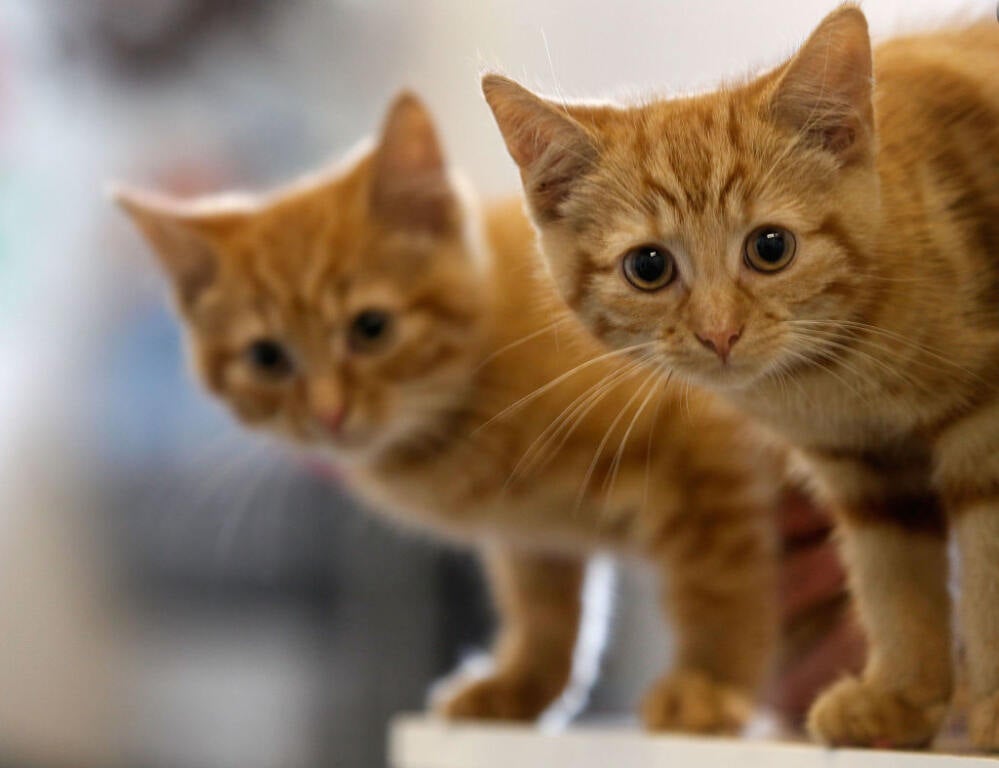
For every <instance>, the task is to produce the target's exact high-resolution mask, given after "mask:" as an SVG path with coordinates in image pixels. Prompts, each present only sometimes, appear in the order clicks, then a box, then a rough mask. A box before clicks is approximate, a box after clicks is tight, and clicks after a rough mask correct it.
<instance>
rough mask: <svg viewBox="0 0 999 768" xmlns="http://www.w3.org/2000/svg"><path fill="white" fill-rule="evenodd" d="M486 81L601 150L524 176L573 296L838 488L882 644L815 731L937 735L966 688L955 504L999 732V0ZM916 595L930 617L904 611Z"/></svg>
mask: <svg viewBox="0 0 999 768" xmlns="http://www.w3.org/2000/svg"><path fill="white" fill-rule="evenodd" d="M872 62H873V63H872ZM872 80H873V84H874V85H873V87H872ZM483 87H484V91H485V94H486V98H487V100H488V101H489V103H490V105H491V106H492V108H493V110H494V112H495V114H496V117H497V121H498V123H499V126H500V129H501V131H502V133H503V134H504V138H505V139H506V141H507V144H508V146H509V147H511V154H513V156H514V158H515V159H518V157H524V156H527V155H531V154H532V152H533V155H537V156H544V157H548V158H552V157H557V156H558V155H559V154H560V153H571V154H573V155H574V156H582V157H585V158H587V161H586V164H585V167H584V168H583V169H582V171H581V172H580V173H579V174H577V176H576V177H575V178H574V179H572V180H571V183H570V182H566V181H565V180H562V182H561V183H562V188H563V195H562V197H561V198H560V200H559V201H558V204H557V207H556V209H555V210H554V211H547V212H546V211H543V210H542V209H543V208H544V206H545V205H546V204H547V201H546V200H544V199H541V198H536V197H532V196H531V190H532V189H533V188H535V187H536V186H537V185H539V184H542V183H543V178H542V177H543V175H544V173H545V168H544V167H543V166H541V165H538V164H531V163H523V162H522V163H521V174H522V177H523V179H524V185H525V189H526V190H527V193H528V198H529V201H530V205H531V211H532V214H533V217H534V219H535V222H536V223H537V224H538V226H539V232H540V237H541V243H542V250H543V252H544V253H545V255H546V257H547V259H548V263H549V264H550V267H551V271H552V273H553V275H554V276H555V279H556V282H557V284H558V286H559V289H560V290H561V292H562V294H563V295H564V296H565V297H566V299H567V301H568V302H569V303H570V304H571V306H572V307H573V308H574V309H575V311H576V312H577V313H578V314H579V315H580V316H581V317H582V318H583V319H584V321H586V323H587V324H588V325H589V326H590V328H591V329H592V330H593V331H594V333H595V334H596V335H597V336H599V337H601V338H602V339H603V340H604V341H605V342H606V343H608V344H609V345H611V346H613V347H626V346H628V345H632V344H636V343H647V342H654V343H656V345H657V346H656V350H657V358H656V359H657V362H658V363H659V364H660V365H662V366H663V367H664V368H667V369H670V370H672V371H673V372H675V374H676V375H677V376H678V377H682V378H684V379H686V380H688V381H691V382H696V383H699V384H704V385H707V386H708V387H709V388H712V389H715V390H718V391H721V392H724V393H726V394H727V395H728V397H729V398H730V399H731V400H732V401H733V402H734V403H736V404H737V405H739V406H740V407H741V408H743V409H744V410H745V411H747V412H749V413H751V414H753V415H755V416H757V417H759V418H760V419H762V420H764V421H765V422H767V423H769V425H771V426H772V427H774V428H775V429H776V430H777V431H778V432H780V433H781V434H783V435H784V436H785V437H787V438H788V439H789V440H790V441H791V442H792V443H793V444H795V445H796V446H797V447H798V448H799V449H800V454H801V456H802V458H803V460H804V462H805V463H806V464H807V465H808V466H809V467H810V469H811V472H812V475H813V477H814V480H815V483H816V485H817V487H818V488H819V489H820V491H821V493H823V494H824V496H825V497H826V498H827V499H828V500H829V502H830V503H831V504H832V505H833V506H834V507H835V508H837V509H838V510H839V512H840V517H841V520H842V526H841V529H842V533H843V536H844V538H845V549H846V552H847V553H848V555H849V557H850V559H851V560H852V566H853V586H854V590H855V593H856V595H857V596H858V598H859V603H860V609H861V613H862V617H863V619H864V621H865V624H866V626H867V628H868V631H869V634H870V640H871V645H872V652H871V658H870V661H869V665H868V668H867V671H866V672H865V674H864V675H863V677H862V679H861V680H859V681H850V682H846V683H843V684H841V685H839V686H837V687H835V688H834V689H832V690H831V691H830V692H829V693H828V694H827V695H826V696H825V697H824V698H823V699H822V700H821V701H819V702H818V704H817V706H816V707H815V709H814V711H813V713H812V719H811V724H812V729H813V731H814V733H815V734H816V735H817V736H818V737H819V738H821V739H823V740H825V741H828V742H832V743H839V744H863V745H875V744H881V745H895V746H921V745H925V744H927V743H928V742H929V741H931V740H932V738H933V737H934V734H935V732H936V729H937V726H938V725H939V723H940V720H941V718H942V717H943V714H944V712H945V711H946V707H947V704H948V701H949V698H950V692H951V661H950V658H949V634H948V633H949V630H948V627H947V614H948V609H947V594H946V590H945V589H944V588H943V583H944V579H945V572H946V566H945V560H944V557H943V549H942V547H943V544H942V539H943V536H944V535H945V533H946V530H947V527H948V520H949V521H951V522H952V523H953V524H955V525H956V526H957V527H958V530H959V531H960V532H962V535H961V536H959V543H961V553H962V557H963V565H964V580H965V581H964V587H963V594H962V602H963V605H964V607H963V609H962V610H963V615H964V617H965V620H964V624H963V631H964V633H965V634H966V635H967V638H966V640H967V647H968V651H969V653H968V661H969V665H970V669H971V676H970V677H971V680H972V686H973V688H974V700H973V702H972V710H971V724H972V736H973V738H974V739H975V741H976V742H977V744H979V745H980V746H981V747H983V748H985V749H990V750H999V706H997V703H996V702H997V701H999V605H997V604H996V596H997V595H999V571H997V570H996V568H995V561H994V560H993V561H991V563H990V564H986V563H987V562H988V558H987V556H986V553H989V552H994V551H995V549H996V548H997V547H999V543H997V542H996V541H995V540H994V539H991V540H989V541H988V542H985V541H981V542H978V541H975V542H974V543H973V545H972V544H971V543H972V541H973V535H974V534H971V533H970V531H977V532H980V534H981V535H982V536H983V537H985V536H993V535H994V532H995V530H996V522H995V519H996V516H999V25H997V24H996V23H995V20H994V19H988V20H987V21H982V22H979V23H977V24H972V25H970V26H966V27H963V28H956V27H955V28H949V29H944V30H941V31H938V32H932V33H926V34H922V35H916V36H912V37H907V38H899V39H894V40H890V41H888V42H886V43H884V44H883V45H881V46H879V47H878V48H876V49H875V51H874V53H873V57H872V52H871V47H870V42H869V39H868V33H867V26H866V21H865V19H864V17H863V15H862V14H861V12H860V11H859V10H858V9H857V8H855V7H853V6H849V5H847V6H843V7H842V8H840V9H839V10H837V11H835V12H834V13H832V14H830V16H828V17H827V18H826V19H825V20H824V21H823V22H822V24H821V25H820V26H819V28H818V29H817V30H816V32H815V33H814V34H813V35H812V36H811V37H810V38H809V40H808V42H807V43H806V44H805V45H804V46H803V47H802V49H801V51H799V53H798V54H797V55H795V56H794V57H793V58H792V59H791V60H789V61H788V62H786V63H785V64H783V65H782V66H780V67H778V68H777V69H775V70H773V71H771V72H768V73H766V74H764V75H762V76H760V77H758V78H755V79H752V80H749V81H748V82H745V83H738V84H733V85H729V86H726V87H723V88H721V89H719V90H718V91H716V92H713V93H709V94H706V95H702V96H697V97H693V98H684V99H675V100H665V101H652V102H650V103H647V104H643V105H640V106H636V107H631V108H616V107H599V108H594V107H589V106H574V105H563V104H553V103H550V102H547V101H544V100H542V99H540V98H538V97H536V96H534V95H533V94H530V93H529V92H527V91H525V90H524V89H523V88H521V87H520V86H518V85H516V84H515V83H513V82H511V81H509V80H506V79H504V78H501V77H498V76H487V77H486V79H485V80H484V83H483ZM535 125H543V126H544V129H543V130H541V129H538V130H531V129H529V128H525V126H528V127H529V126H535ZM525 143H526V144H529V145H532V152H525V150H524V149H523V147H522V146H521V145H523V144H525ZM582 147H586V148H587V149H586V151H585V152H583V151H582V150H581V148H582ZM761 225H779V226H781V227H783V228H786V229H787V230H790V231H791V232H792V233H794V236H795V238H796V242H797V253H796V255H795V257H794V260H793V261H792V262H791V263H790V264H789V266H788V267H787V268H785V269H783V270H781V271H779V272H775V273H770V274H765V273H760V272H757V271H754V270H753V269H751V268H750V266H749V265H748V264H747V263H746V262H745V260H744V253H745V249H746V242H747V237H748V236H749V234H750V233H751V232H752V231H753V230H754V228H756V227H758V226H761ZM644 243H654V244H657V245H659V246H661V247H665V248H668V249H669V250H670V251H671V252H672V254H673V256H674V258H675V261H676V264H677V269H678V272H679V278H678V279H676V280H674V281H673V282H672V283H671V284H670V285H669V286H667V287H666V288H664V289H662V290H658V291H654V292H642V291H637V290H635V289H634V288H633V287H632V286H631V285H629V283H628V282H627V281H626V280H625V279H623V276H622V270H621V268H620V266H618V265H619V264H620V263H621V259H622V254H624V253H625V252H626V251H628V250H629V249H630V248H633V247H636V246H639V245H642V244H644ZM713 330H717V331H720V332H723V333H724V338H730V337H734V336H735V335H737V334H738V338H737V341H736V342H734V345H733V347H732V349H731V353H730V354H728V355H727V357H726V358H724V359H723V358H722V357H721V356H720V355H716V354H714V353H713V352H712V351H710V350H709V349H706V348H705V344H704V343H702V342H701V341H699V339H698V336H701V337H703V336H704V335H705V334H706V333H710V332H712V331H713ZM966 514H967V515H971V518H970V519H966V517H965V515H966ZM966 544H968V545H969V546H965V545H966ZM921 558H925V560H921ZM921 569H922V570H921ZM917 573H918V576H919V578H918V579H917V578H914V576H915V575H916V574H917ZM916 612H922V616H923V617H924V618H925V619H926V620H925V621H922V620H921V621H920V622H916V623H914V622H913V621H909V620H895V619H897V618H898V617H899V616H900V615H903V614H904V615H910V614H913V613H916ZM985 616H987V617H990V618H983V617H985ZM885 617H894V618H892V619H891V620H886V619H885ZM917 623H918V627H917V626H916V624H917ZM917 629H918V631H915V630H917Z"/></svg>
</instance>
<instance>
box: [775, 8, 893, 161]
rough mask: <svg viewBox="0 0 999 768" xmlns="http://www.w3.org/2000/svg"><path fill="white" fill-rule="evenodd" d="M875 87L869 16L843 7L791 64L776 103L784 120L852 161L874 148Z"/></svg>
mask: <svg viewBox="0 0 999 768" xmlns="http://www.w3.org/2000/svg"><path fill="white" fill-rule="evenodd" d="M872 85H873V82H872V62H871V39H870V36H869V35H868V31H867V19H865V18H864V14H863V13H861V11H860V9H859V8H857V7H856V6H854V5H842V6H840V7H839V8H837V9H836V10H835V11H833V12H832V13H830V14H829V15H828V16H826V18H825V19H823V20H822V23H821V24H819V26H818V27H817V28H816V30H815V31H814V32H813V33H812V35H811V36H810V37H809V38H808V40H807V41H806V42H805V44H804V45H803V46H802V48H801V50H800V51H799V52H798V54H797V55H796V56H795V57H794V58H793V59H791V61H790V62H789V63H788V64H787V66H786V68H785V70H784V73H783V74H782V75H781V77H780V80H779V82H778V83H777V90H776V93H775V94H774V96H773V101H772V107H773V110H774V114H775V115H776V117H777V119H778V120H779V121H780V122H782V123H783V124H784V125H786V126H788V127H790V128H791V129H792V130H793V131H795V132H796V133H799V134H803V135H804V136H805V137H806V138H807V139H808V140H809V141H810V142H811V143H812V144H814V145H816V146H820V147H822V148H824V149H826V150H828V151H829V152H831V153H832V154H834V155H836V156H837V158H839V160H840V162H842V163H844V164H846V163H848V162H850V161H851V160H853V159H856V158H858V157H861V156H863V154H864V153H865V152H867V151H869V150H870V149H871V147H872V143H873V136H874V108H873V105H872V103H871V93H872Z"/></svg>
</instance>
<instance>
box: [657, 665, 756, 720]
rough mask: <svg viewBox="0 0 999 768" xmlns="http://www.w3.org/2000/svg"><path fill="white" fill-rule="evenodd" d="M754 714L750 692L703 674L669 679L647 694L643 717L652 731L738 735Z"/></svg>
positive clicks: (681, 674)
mask: <svg viewBox="0 0 999 768" xmlns="http://www.w3.org/2000/svg"><path fill="white" fill-rule="evenodd" d="M752 712H753V702H752V698H751V697H750V696H749V695H748V694H747V693H746V691H744V690H742V689H739V688H735V687H733V686H729V685H725V684H723V683H719V682H716V681H714V680H712V679H711V678H710V677H708V676H707V675H705V674H703V673H701V672H694V671H690V670H687V671H680V672H675V673H673V674H670V675H667V676H666V677H664V678H663V679H662V680H660V681H659V682H658V683H656V684H655V685H654V686H653V687H652V689H651V690H650V691H649V692H648V693H647V694H646V696H645V699H644V700H643V702H642V708H641V714H642V722H643V723H644V724H645V727H646V728H648V729H649V730H652V731H684V732H687V733H703V734H735V733H738V732H739V731H740V730H741V729H742V727H743V725H745V723H746V722H747V721H748V720H749V718H750V716H751V715H752Z"/></svg>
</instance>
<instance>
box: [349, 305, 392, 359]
mask: <svg viewBox="0 0 999 768" xmlns="http://www.w3.org/2000/svg"><path fill="white" fill-rule="evenodd" d="M391 330H392V315H390V314H389V313H388V312H386V311H384V310H382V309H366V310H364V311H363V312H359V313H357V314H356V315H355V316H354V319H353V320H352V321H351V324H350V347H351V349H353V350H354V351H355V352H369V351H371V350H373V349H375V348H377V346H378V345H379V344H380V343H382V342H383V341H385V339H386V338H387V337H388V335H389V333H390V332H391Z"/></svg>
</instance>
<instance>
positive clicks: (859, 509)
mask: <svg viewBox="0 0 999 768" xmlns="http://www.w3.org/2000/svg"><path fill="white" fill-rule="evenodd" d="M836 512H837V514H838V515H839V516H840V517H841V518H842V519H843V520H844V521H846V522H847V523H849V524H851V525H872V524H881V525H894V526H898V527H900V528H903V529H904V530H905V531H907V532H910V533H922V534H927V535H931V536H944V535H946V533H947V521H946V518H945V516H944V511H943V506H942V505H941V503H940V499H939V498H937V496H936V494H934V493H929V492H927V493H901V494H893V495H891V496H887V497H881V498H869V499H862V500H860V501H851V502H850V503H849V504H848V505H838V506H837V508H836Z"/></svg>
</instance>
